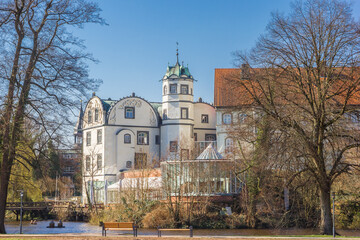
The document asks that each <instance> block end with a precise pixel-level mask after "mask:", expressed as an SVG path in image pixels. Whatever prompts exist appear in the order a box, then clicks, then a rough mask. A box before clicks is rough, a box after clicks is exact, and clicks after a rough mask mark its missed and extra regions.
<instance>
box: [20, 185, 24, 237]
mask: <svg viewBox="0 0 360 240" xmlns="http://www.w3.org/2000/svg"><path fill="white" fill-rule="evenodd" d="M23 196H24V190H20V234H22V218H23Z"/></svg>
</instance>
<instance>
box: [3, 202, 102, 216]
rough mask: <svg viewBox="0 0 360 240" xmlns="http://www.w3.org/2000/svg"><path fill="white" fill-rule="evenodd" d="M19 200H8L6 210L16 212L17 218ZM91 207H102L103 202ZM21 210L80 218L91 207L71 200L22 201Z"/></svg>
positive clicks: (87, 212)
mask: <svg viewBox="0 0 360 240" xmlns="http://www.w3.org/2000/svg"><path fill="white" fill-rule="evenodd" d="M20 205H21V204H20V202H8V203H7V204H6V210H9V211H12V212H14V213H15V214H16V219H17V220H18V218H19V215H20V208H21V206H20ZM92 207H93V208H94V207H96V208H103V207H104V205H103V204H96V206H95V205H93V206H92ZM22 209H23V211H28V212H29V211H30V212H33V213H35V214H39V215H41V216H43V217H44V218H47V217H48V216H49V215H48V214H49V213H51V214H56V215H58V214H60V215H61V216H62V217H63V216H66V218H67V219H72V220H76V221H78V220H80V219H85V218H87V217H88V215H89V211H90V210H91V208H90V207H89V206H88V205H85V206H80V205H79V204H77V203H75V202H72V201H56V202H55V201H48V202H23V208H22Z"/></svg>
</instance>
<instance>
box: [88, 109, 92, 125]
mask: <svg viewBox="0 0 360 240" xmlns="http://www.w3.org/2000/svg"><path fill="white" fill-rule="evenodd" d="M88 123H92V112H91V110H89V111H88Z"/></svg>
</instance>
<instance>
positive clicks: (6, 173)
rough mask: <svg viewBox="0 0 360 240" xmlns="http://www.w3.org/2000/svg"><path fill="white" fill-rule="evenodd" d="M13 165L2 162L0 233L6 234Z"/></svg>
mask: <svg viewBox="0 0 360 240" xmlns="http://www.w3.org/2000/svg"><path fill="white" fill-rule="evenodd" d="M10 171H11V165H10V166H9V163H8V162H7V161H5V162H3V163H2V166H1V175H0V193H1V194H0V234H5V233H6V230H5V213H6V198H7V192H8V185H9V178H10Z"/></svg>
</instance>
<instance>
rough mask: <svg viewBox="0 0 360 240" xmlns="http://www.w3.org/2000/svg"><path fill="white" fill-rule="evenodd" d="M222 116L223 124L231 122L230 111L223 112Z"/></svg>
mask: <svg viewBox="0 0 360 240" xmlns="http://www.w3.org/2000/svg"><path fill="white" fill-rule="evenodd" d="M222 118H223V123H224V124H231V113H224V114H223V116H222Z"/></svg>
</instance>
